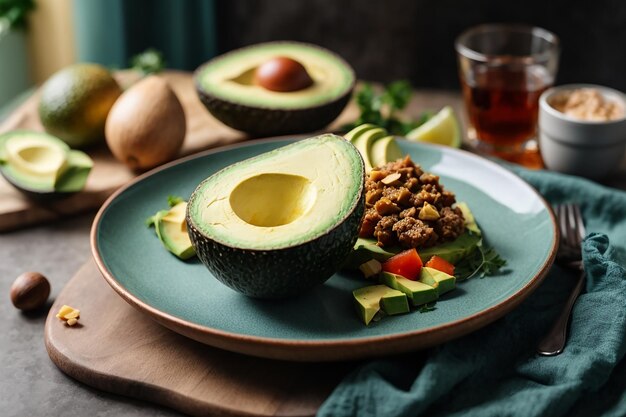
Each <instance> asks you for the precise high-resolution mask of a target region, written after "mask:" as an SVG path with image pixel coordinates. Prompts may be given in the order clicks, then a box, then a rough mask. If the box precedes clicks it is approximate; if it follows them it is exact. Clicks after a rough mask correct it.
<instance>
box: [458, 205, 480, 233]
mask: <svg viewBox="0 0 626 417" xmlns="http://www.w3.org/2000/svg"><path fill="white" fill-rule="evenodd" d="M457 207H458V208H459V209H461V212H462V213H463V218H464V219H465V228H466V229H467V230H469V231H470V232H472V233H474V234H475V235H477V236H481V235H482V232H481V231H480V228H479V227H478V224H477V223H476V219H475V218H474V214H473V213H472V211H471V210H470V208H469V206H468V205H467V203H465V202H459V203H457Z"/></svg>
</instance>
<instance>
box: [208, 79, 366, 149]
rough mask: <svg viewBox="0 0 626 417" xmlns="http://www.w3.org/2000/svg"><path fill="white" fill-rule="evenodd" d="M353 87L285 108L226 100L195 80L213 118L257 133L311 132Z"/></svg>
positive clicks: (336, 113) (325, 121) (332, 115)
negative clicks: (311, 102)
mask: <svg viewBox="0 0 626 417" xmlns="http://www.w3.org/2000/svg"><path fill="white" fill-rule="evenodd" d="M201 69H202V67H200V68H199V69H198V70H197V71H196V74H198V73H199V71H201ZM353 87H354V86H351V87H350V89H349V90H348V91H347V92H346V93H345V94H344V95H343V96H341V97H338V98H337V99H336V100H334V101H331V102H328V103H324V104H321V105H319V106H315V107H308V108H303V109H291V110H287V109H272V108H269V107H268V108H261V107H251V106H246V105H243V104H239V103H236V102H233V101H227V100H224V99H221V98H218V97H215V96H213V95H211V94H209V93H207V92H206V91H204V90H203V89H202V87H201V86H200V84H199V82H198V81H196V91H197V93H198V97H199V98H200V101H201V102H202V104H204V106H205V107H206V108H207V110H208V111H209V112H210V113H211V114H212V115H213V116H214V117H215V118H216V119H218V120H219V121H220V122H222V123H224V124H225V125H227V126H229V127H232V128H233V129H236V130H241V131H243V132H246V133H248V134H249V135H251V136H257V137H262V136H273V135H286V134H290V133H303V132H313V131H315V130H319V129H322V128H324V127H326V126H328V125H329V124H330V123H331V122H332V121H333V120H335V119H336V118H337V116H339V113H341V111H342V110H343V109H344V108H345V107H346V105H347V104H348V101H350V97H351V96H352V90H353Z"/></svg>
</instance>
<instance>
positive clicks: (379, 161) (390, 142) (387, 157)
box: [369, 136, 404, 167]
mask: <svg viewBox="0 0 626 417" xmlns="http://www.w3.org/2000/svg"><path fill="white" fill-rule="evenodd" d="M369 153H370V154H371V156H372V166H373V167H381V166H383V165H385V164H386V163H387V162H391V161H395V160H397V159H400V158H402V157H403V156H404V154H403V153H402V149H400V147H399V146H398V143H397V142H396V140H395V138H394V137H393V136H385V137H384V138H382V139H379V140H377V141H376V142H374V144H373V145H372V149H371V150H370V151H369Z"/></svg>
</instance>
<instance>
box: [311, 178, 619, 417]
mask: <svg viewBox="0 0 626 417" xmlns="http://www.w3.org/2000/svg"><path fill="white" fill-rule="evenodd" d="M512 169H513V170H514V171H515V172H516V173H517V174H518V175H520V176H521V177H522V178H524V179H525V180H526V181H528V182H529V183H530V184H531V185H533V186H534V187H535V188H536V189H537V190H538V191H539V192H540V193H541V194H542V195H543V196H544V197H545V198H546V199H547V200H548V202H549V203H550V204H552V205H554V204H561V203H565V202H575V203H578V204H580V207H581V210H582V212H583V216H584V218H585V222H586V226H587V232H588V233H589V234H588V236H587V237H586V239H585V241H584V244H583V257H584V262H585V267H586V270H587V288H586V291H585V292H584V293H583V294H582V295H581V296H580V298H579V299H578V301H577V303H576V305H575V306H574V310H573V312H572V318H571V328H570V333H569V338H568V342H567V346H566V349H565V351H564V352H563V353H562V354H561V355H559V356H556V357H542V356H538V355H536V354H535V346H536V344H537V342H538V341H539V340H540V339H541V337H542V336H543V335H544V334H545V332H546V331H547V330H548V328H549V327H550V325H551V323H552V322H553V320H554V318H555V317H556V316H557V315H558V313H559V312H560V310H561V308H562V306H563V304H564V301H565V298H566V296H567V291H566V290H567V289H569V288H571V286H572V284H573V281H574V279H573V278H574V275H572V274H574V273H572V272H571V271H567V270H565V269H562V268H561V267H559V266H557V265H555V266H554V267H553V268H552V269H551V271H550V273H549V275H548V276H547V278H546V280H545V281H544V283H543V284H542V285H541V286H540V287H539V288H538V289H537V290H536V291H535V292H534V293H533V294H532V295H531V296H530V297H529V298H528V299H527V300H526V301H524V303H522V305H521V306H520V307H518V308H517V309H516V310H514V311H513V312H511V313H510V314H508V315H507V316H505V317H504V318H502V319H500V320H498V321H496V322H495V323H493V324H491V325H489V326H487V327H485V328H483V329H481V330H479V331H477V332H475V333H473V334H470V335H468V336H465V337H463V338H461V339H457V340H454V341H452V342H449V343H447V344H444V345H442V346H439V347H436V348H434V349H430V350H428V351H422V352H412V353H410V354H405V355H402V356H398V357H393V358H388V359H382V360H375V361H373V362H369V363H365V364H363V365H362V366H360V367H358V368H357V369H356V370H355V371H354V372H352V373H351V374H350V375H349V376H348V377H347V378H346V379H345V380H344V381H343V382H342V383H341V384H340V385H339V386H338V387H337V388H336V389H335V391H334V392H333V393H332V394H331V395H330V397H329V398H328V399H327V400H326V402H325V403H324V404H323V405H322V407H321V409H320V410H319V413H318V415H319V416H329V417H330V416H332V417H342V416H363V417H366V416H367V417H369V416H372V417H373V416H384V417H408V416H429V417H435V416H463V417H472V416H480V417H490V416H493V417H503V416H523V417H533V416H550V417H557V416H581V417H582V416H604V417H609V416H615V417H617V416H626V359H624V354H625V353H626V271H625V269H624V265H625V264H626V193H625V192H622V191H617V190H614V189H609V188H606V187H602V186H600V185H598V184H595V183H593V182H590V181H586V180H584V179H580V178H576V177H571V176H567V175H561V174H556V173H551V172H545V171H528V170H525V169H522V168H517V167H515V168H512ZM485 279H489V278H485Z"/></svg>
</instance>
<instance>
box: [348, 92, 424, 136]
mask: <svg viewBox="0 0 626 417" xmlns="http://www.w3.org/2000/svg"><path fill="white" fill-rule="evenodd" d="M412 94H413V90H412V89H411V84H409V82H408V81H394V82H392V83H391V84H389V85H387V86H386V87H385V89H384V90H383V91H382V93H378V92H376V91H375V90H374V87H372V85H371V84H363V86H362V87H361V88H360V89H359V91H358V92H357V93H356V97H355V101H356V104H357V106H358V108H359V111H360V112H361V114H360V116H359V117H358V119H357V120H356V121H355V122H354V123H350V124H348V125H346V126H343V129H344V130H346V131H348V130H351V129H353V128H354V127H356V126H360V125H362V124H365V123H371V124H374V125H376V126H379V127H382V128H384V129H385V130H387V131H388V132H389V133H390V134H392V135H400V136H402V135H405V134H407V133H408V132H410V131H411V130H413V129H415V128H416V127H418V126H420V125H422V124H424V123H425V122H426V121H427V120H428V119H429V118H430V117H432V115H433V114H432V113H431V112H424V113H422V114H421V115H420V116H419V117H418V118H417V119H415V120H408V121H403V120H401V119H399V118H398V117H397V113H398V112H399V111H401V110H403V109H404V108H405V107H406V106H407V105H408V104H409V101H410V100H411V95H412Z"/></svg>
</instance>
